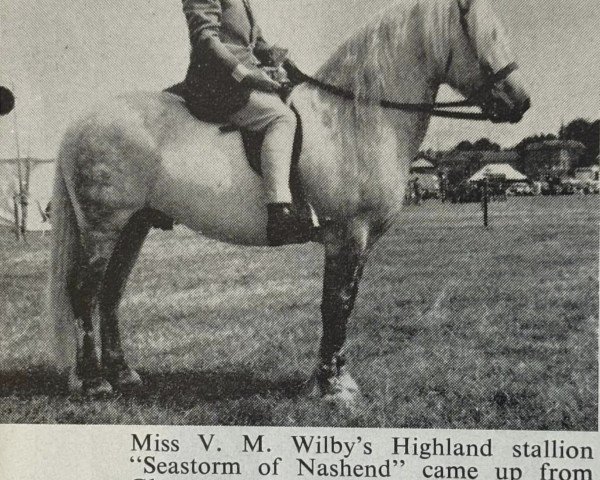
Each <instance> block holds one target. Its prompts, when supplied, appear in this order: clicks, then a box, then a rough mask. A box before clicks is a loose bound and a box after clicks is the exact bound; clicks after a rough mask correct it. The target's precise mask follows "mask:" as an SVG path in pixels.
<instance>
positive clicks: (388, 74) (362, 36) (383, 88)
mask: <svg viewBox="0 0 600 480" xmlns="http://www.w3.org/2000/svg"><path fill="white" fill-rule="evenodd" d="M452 1H455V0H397V1H395V2H393V3H392V4H391V5H390V6H389V7H387V8H386V9H384V10H382V11H381V12H379V13H378V14H377V15H375V16H374V18H372V19H371V20H370V21H369V22H368V23H367V24H366V25H364V26H363V27H361V28H359V29H358V30H357V31H356V32H354V33H353V34H352V35H350V36H349V37H348V39H347V40H346V41H345V42H344V43H343V44H342V45H341V46H340V47H339V48H338V49H337V51H336V52H335V53H334V54H333V55H332V57H331V58H330V59H329V60H328V61H327V62H326V63H325V64H324V65H323V66H322V67H321V68H320V69H319V70H318V71H317V73H316V77H317V78H319V79H320V80H322V81H324V82H327V83H330V84H334V85H337V86H340V87H343V88H344V89H347V90H350V91H352V92H354V93H355V94H356V96H357V97H362V98H363V99H364V98H369V99H374V100H375V99H384V98H385V99H388V100H396V101H406V102H426V101H432V100H433V97H434V96H435V91H436V90H437V87H435V88H434V87H433V86H431V85H429V84H427V83H426V82H427V78H429V77H431V74H432V73H433V72H434V71H437V70H439V69H440V65H442V68H443V65H445V64H446V62H447V58H448V54H449V53H448V51H449V50H448V44H449V20H450V19H449V11H450V5H451V2H452ZM413 85H418V86H419V87H418V88H413ZM417 91H419V92H420V93H418V94H417V95H420V96H421V97H415V96H414V95H415V94H416V92H417ZM313 94H314V95H319V98H318V101H317V102H316V103H315V104H321V105H326V108H325V109H324V111H325V110H327V111H330V112H331V111H332V110H333V111H335V112H336V118H338V119H339V122H338V126H339V132H340V134H341V138H342V141H343V142H344V143H345V144H346V151H348V152H354V155H355V156H354V157H353V158H350V157H348V158H346V162H345V168H346V169H347V172H346V173H345V174H346V175H348V176H356V175H358V176H361V177H366V178H364V179H363V180H364V181H365V182H369V183H370V184H371V185H380V184H381V183H382V180H381V178H378V179H373V180H374V181H372V182H371V181H370V179H369V177H371V176H382V175H383V176H385V175H386V172H375V171H374V167H373V165H372V161H371V156H372V155H376V154H377V152H378V151H381V149H382V148H388V150H389V145H390V141H389V138H390V137H389V135H390V131H389V129H387V128H384V126H385V125H389V122H388V121H386V120H390V119H391V118H392V116H394V115H397V114H396V113H394V112H393V111H390V110H384V109H381V108H378V107H375V108H374V106H373V105H369V104H366V103H365V102H362V101H359V100H357V101H355V102H351V101H346V100H341V99H338V98H336V97H333V96H322V95H321V94H320V92H319V91H318V90H315V91H314V93H313ZM426 95H429V98H427V97H426ZM396 118H398V117H396ZM415 118H416V117H406V116H404V119H405V121H406V122H409V123H410V124H411V125H414V121H415ZM407 128H412V126H409V127H407ZM426 128H427V124H426V123H424V124H419V125H418V127H417V129H418V130H419V131H422V132H423V135H424V132H425V130H426ZM399 130H405V131H407V130H406V128H404V127H401V128H398V129H396V131H399ZM407 135H408V137H410V138H415V139H417V137H418V136H419V135H418V134H417V135H413V134H412V133H407ZM415 141H417V142H419V144H420V142H421V141H422V138H419V139H417V140H415ZM415 146H416V148H418V145H413V144H410V145H407V144H403V145H400V144H398V146H397V148H401V149H402V151H400V150H399V151H398V152H397V155H400V156H401V157H404V156H406V157H408V156H409V155H411V154H412V153H411V152H410V151H411V150H412V149H413V148H415ZM386 152H387V150H386ZM415 153H416V152H415ZM386 155H387V153H386ZM387 156H389V157H391V158H390V161H392V162H394V164H395V165H397V161H398V160H397V158H392V157H394V154H393V153H392V154H391V155H387ZM409 160H410V159H409V158H406V159H404V160H403V163H406V169H405V170H407V169H408V161H409Z"/></svg>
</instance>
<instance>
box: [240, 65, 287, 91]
mask: <svg viewBox="0 0 600 480" xmlns="http://www.w3.org/2000/svg"><path fill="white" fill-rule="evenodd" d="M241 84H242V85H243V86H244V87H246V88H250V89H252V90H260V91H261V92H267V93H275V92H279V91H280V90H281V84H280V83H279V82H276V81H275V80H273V79H272V78H271V77H269V76H268V75H267V74H266V73H265V72H263V71H262V70H259V69H258V68H257V69H254V70H251V71H250V73H249V74H247V75H246V76H245V77H244V79H243V80H242V82H241Z"/></svg>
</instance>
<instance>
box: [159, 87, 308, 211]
mask: <svg viewBox="0 0 600 480" xmlns="http://www.w3.org/2000/svg"><path fill="white" fill-rule="evenodd" d="M164 91H165V92H167V93H171V94H173V95H176V96H178V97H180V98H181V99H183V101H184V104H185V106H186V108H187V109H188V111H189V112H190V114H191V115H192V116H194V117H195V118H196V119H198V120H200V121H202V122H208V123H221V122H216V121H215V119H214V114H209V113H208V112H203V111H202V110H201V109H197V108H194V107H193V101H191V95H190V93H189V90H188V88H187V87H186V85H185V83H183V82H182V83H178V84H176V85H173V86H171V87H169V88H167V89H165V90H164ZM289 93H291V90H290V92H289ZM288 95H289V94H288ZM284 100H285V98H284ZM290 108H291V109H292V111H293V112H294V114H295V115H296V119H297V122H296V133H295V135H294V148H293V151H292V162H291V167H290V192H291V194H292V201H293V204H294V208H295V209H296V213H297V215H299V216H301V217H305V218H311V216H312V209H311V207H310V205H309V204H308V202H307V200H306V195H305V193H304V189H303V187H302V183H301V181H300V170H299V162H300V155H301V153H302V143H303V135H302V118H301V117H300V114H299V113H298V111H297V110H296V109H295V108H294V106H293V105H290ZM219 130H220V132H221V134H222V135H229V134H236V133H238V132H239V134H240V136H241V140H242V144H243V146H244V151H245V152H246V160H247V161H248V164H249V165H250V167H251V168H252V170H254V172H256V174H257V175H259V176H262V171H261V162H260V153H261V149H262V145H263V141H264V139H265V132H264V131H261V132H254V131H251V130H246V129H242V128H239V127H236V126H234V125H231V124H223V125H221V127H220V129H219Z"/></svg>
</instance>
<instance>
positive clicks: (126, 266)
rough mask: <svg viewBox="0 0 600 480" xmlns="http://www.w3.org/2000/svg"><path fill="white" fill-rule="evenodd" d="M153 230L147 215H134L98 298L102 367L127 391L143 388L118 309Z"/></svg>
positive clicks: (140, 213) (117, 247)
mask: <svg viewBox="0 0 600 480" xmlns="http://www.w3.org/2000/svg"><path fill="white" fill-rule="evenodd" d="M149 230H150V222H149V219H148V215H147V212H146V211H145V210H141V211H139V212H137V213H136V214H134V215H133V216H132V218H131V219H130V220H129V223H128V224H127V225H126V226H125V228H124V229H123V230H122V232H121V235H120V238H119V240H118V242H117V244H116V246H115V249H114V251H113V254H112V256H111V258H110V261H109V263H108V267H107V269H106V273H105V275H104V280H103V281H102V286H101V290H100V295H99V305H98V310H99V313H100V335H101V337H102V366H103V368H104V371H105V372H106V376H107V378H108V379H109V380H110V382H111V383H112V385H113V386H114V387H115V388H117V389H122V390H128V389H131V388H134V387H137V386H139V385H141V383H142V380H141V379H140V376H139V375H138V374H137V373H136V372H135V370H132V369H131V368H129V366H128V365H127V362H126V361H125V354H124V352H123V347H122V346H121V338H120V334H119V320H118V309H119V302H120V301H121V297H122V296H123V292H124V290H125V286H126V284H127V279H128V278H129V275H130V273H131V270H132V269H133V266H134V265H135V262H136V261H137V258H138V256H139V252H140V250H141V248H142V245H143V243H144V240H145V239H146V236H147V235H148V231H149Z"/></svg>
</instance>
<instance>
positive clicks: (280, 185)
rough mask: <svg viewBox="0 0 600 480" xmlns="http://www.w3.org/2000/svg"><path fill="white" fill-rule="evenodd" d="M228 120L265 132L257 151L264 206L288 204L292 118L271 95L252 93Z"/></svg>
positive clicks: (282, 105) (294, 117)
mask: <svg viewBox="0 0 600 480" xmlns="http://www.w3.org/2000/svg"><path fill="white" fill-rule="evenodd" d="M230 120H231V121H232V122H233V123H234V124H235V125H237V126H239V127H242V128H247V129H248V130H253V131H263V130H264V131H265V140H264V143H263V146H262V151H261V169H262V174H263V178H264V183H265V190H266V197H267V203H291V201H292V195H291V193H290V187H289V179H290V164H291V161H292V149H293V148H294V135H295V133H296V116H295V115H294V112H292V111H291V110H290V108H289V107H288V106H287V105H285V104H284V103H283V102H282V101H281V99H280V98H279V97H278V96H277V95H275V94H269V93H264V92H252V95H250V100H249V101H248V104H247V105H246V106H245V107H244V108H242V109H241V110H239V111H238V112H236V113H234V114H233V115H232V116H231V117H230Z"/></svg>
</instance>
